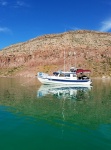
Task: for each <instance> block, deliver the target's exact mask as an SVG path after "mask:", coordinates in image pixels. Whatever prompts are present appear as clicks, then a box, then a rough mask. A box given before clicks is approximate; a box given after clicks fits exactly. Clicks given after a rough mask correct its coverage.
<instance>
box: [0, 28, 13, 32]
mask: <svg viewBox="0 0 111 150" xmlns="http://www.w3.org/2000/svg"><path fill="white" fill-rule="evenodd" d="M10 32H11V30H10V29H9V28H7V27H0V33H10Z"/></svg>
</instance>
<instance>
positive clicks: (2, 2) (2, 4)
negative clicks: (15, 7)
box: [0, 0, 8, 6]
mask: <svg viewBox="0 0 111 150" xmlns="http://www.w3.org/2000/svg"><path fill="white" fill-rule="evenodd" d="M0 5H1V6H7V5H8V2H7V1H4V0H1V1H0Z"/></svg>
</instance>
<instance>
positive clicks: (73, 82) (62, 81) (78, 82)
mask: <svg viewBox="0 0 111 150" xmlns="http://www.w3.org/2000/svg"><path fill="white" fill-rule="evenodd" d="M38 80H39V81H40V82H41V83H43V84H65V85H67V84H68V85H69V84H70V85H90V84H91V83H92V82H91V80H90V79H84V80H73V79H72V80H70V79H56V78H41V77H38Z"/></svg>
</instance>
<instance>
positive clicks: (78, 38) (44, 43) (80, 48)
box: [0, 30, 111, 77]
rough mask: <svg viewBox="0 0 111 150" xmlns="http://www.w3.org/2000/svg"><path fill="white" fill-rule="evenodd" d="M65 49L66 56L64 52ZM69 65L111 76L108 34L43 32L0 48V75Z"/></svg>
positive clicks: (110, 43)
mask: <svg viewBox="0 0 111 150" xmlns="http://www.w3.org/2000/svg"><path fill="white" fill-rule="evenodd" d="M64 52H65V55H64ZM64 56H65V64H66V66H65V67H66V69H69V68H70V67H71V66H76V67H77V68H83V69H90V70H91V76H94V77H95V76H96V77H97V76H98V77H101V76H103V75H105V76H111V34H110V33H101V32H96V31H86V30H79V31H69V32H64V33H61V34H49V35H43V36H40V37H37V38H34V39H31V40H29V41H26V42H23V43H18V44H14V45H11V46H9V47H6V48H4V49H3V50H2V51H0V76H27V77H34V76H35V75H36V73H37V72H38V71H44V72H48V73H52V72H53V71H55V70H58V69H59V70H63V69H64Z"/></svg>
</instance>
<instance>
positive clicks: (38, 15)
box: [0, 0, 111, 49]
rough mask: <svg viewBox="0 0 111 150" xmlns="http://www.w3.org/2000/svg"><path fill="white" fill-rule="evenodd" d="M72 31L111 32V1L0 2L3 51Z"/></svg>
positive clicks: (1, 44)
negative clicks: (40, 38) (17, 45)
mask: <svg viewBox="0 0 111 150" xmlns="http://www.w3.org/2000/svg"><path fill="white" fill-rule="evenodd" d="M71 30H94V31H100V32H111V0H0V49H3V48H5V47H7V46H10V45H12V44H16V43H20V42H25V41H27V40H30V39H32V38H35V37H38V36H41V35H45V34H55V33H63V32H66V31H71Z"/></svg>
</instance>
